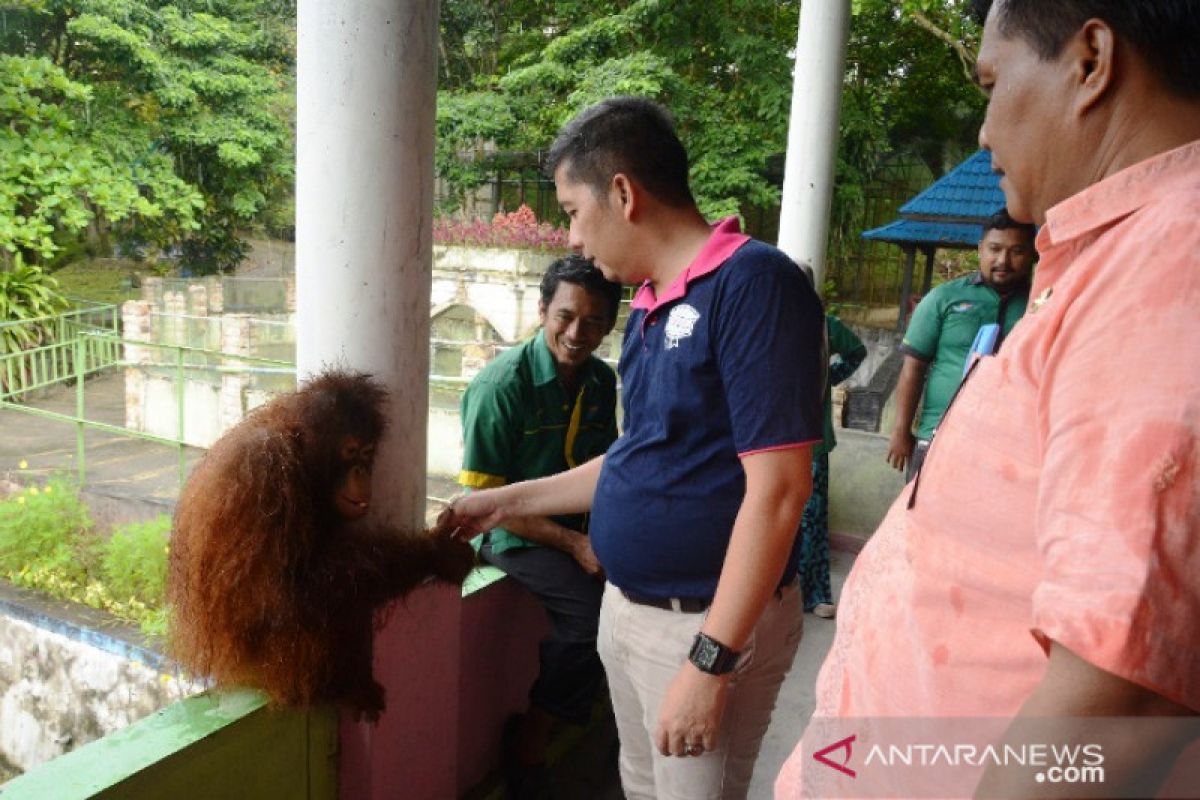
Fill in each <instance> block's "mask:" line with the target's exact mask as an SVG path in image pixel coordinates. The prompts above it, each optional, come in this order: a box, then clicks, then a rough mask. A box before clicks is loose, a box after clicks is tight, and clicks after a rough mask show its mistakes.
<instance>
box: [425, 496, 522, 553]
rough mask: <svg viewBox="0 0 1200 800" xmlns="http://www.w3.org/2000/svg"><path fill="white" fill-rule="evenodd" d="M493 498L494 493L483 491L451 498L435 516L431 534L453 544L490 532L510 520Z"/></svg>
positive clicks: (497, 501)
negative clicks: (504, 521)
mask: <svg viewBox="0 0 1200 800" xmlns="http://www.w3.org/2000/svg"><path fill="white" fill-rule="evenodd" d="M497 494H499V490H497V489H485V490H483V491H480V492H471V494H467V495H462V496H461V497H456V498H454V499H453V500H451V501H450V505H448V506H446V507H445V508H444V509H442V513H440V514H438V517H437V521H436V522H435V523H434V526H433V532H434V533H435V534H438V535H440V536H447V537H449V538H451V539H454V540H455V541H460V542H467V541H470V540H471V539H473V538H474V537H475V536H477V535H479V534H481V533H483V532H484V531H489V530H491V529H492V528H494V527H496V526H497V525H499V524H500V523H501V522H502V521H503V520H504V519H505V518H507V517H508V516H511V515H510V514H507V513H505V512H504V509H503V508H502V506H501V504H500V502H499V501H500V499H501V498H498V497H496V495H497Z"/></svg>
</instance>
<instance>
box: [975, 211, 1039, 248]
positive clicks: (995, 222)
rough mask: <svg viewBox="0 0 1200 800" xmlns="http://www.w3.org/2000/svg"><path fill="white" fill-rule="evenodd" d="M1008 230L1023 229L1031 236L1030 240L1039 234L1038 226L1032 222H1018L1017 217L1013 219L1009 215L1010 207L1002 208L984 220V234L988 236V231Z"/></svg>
mask: <svg viewBox="0 0 1200 800" xmlns="http://www.w3.org/2000/svg"><path fill="white" fill-rule="evenodd" d="M1007 230H1019V231H1022V232H1023V233H1024V234H1025V235H1026V236H1028V237H1029V241H1030V242H1032V241H1033V239H1034V237H1035V236H1037V228H1036V227H1034V226H1033V224H1032V223H1029V222H1017V221H1016V220H1015V219H1013V218H1012V217H1010V216H1009V214H1008V208H1002V209H1000V210H999V211H997V212H996V213H995V214H992V215H991V216H990V217H988V218H987V219H986V220H984V223H983V235H984V236H987V232H988V231H1007Z"/></svg>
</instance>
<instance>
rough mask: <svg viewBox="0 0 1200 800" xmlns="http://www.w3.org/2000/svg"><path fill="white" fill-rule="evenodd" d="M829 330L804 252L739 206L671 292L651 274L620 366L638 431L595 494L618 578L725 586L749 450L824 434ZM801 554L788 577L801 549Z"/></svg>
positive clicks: (609, 460) (668, 585) (603, 549)
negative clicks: (759, 229)
mask: <svg viewBox="0 0 1200 800" xmlns="http://www.w3.org/2000/svg"><path fill="white" fill-rule="evenodd" d="M824 331H825V315H824V312H823V310H822V308H821V303H820V301H819V300H818V299H817V296H816V294H815V293H814V291H813V289H812V287H811V285H810V284H809V282H808V280H807V279H806V278H805V277H804V275H803V273H801V272H800V270H799V268H798V267H797V266H796V264H795V263H794V262H792V261H791V259H789V258H788V257H787V256H786V255H784V254H783V253H782V252H780V251H779V250H777V249H775V248H774V247H771V246H769V245H766V244H763V243H762V242H759V241H755V240H753V239H750V238H749V237H747V236H744V235H742V234H741V233H739V232H738V227H737V219H736V218H733V219H729V220H725V221H724V222H722V223H720V224H719V225H718V226H717V227H716V229H715V230H714V232H713V235H712V237H711V238H710V239H709V241H708V243H707V244H706V245H705V247H704V249H703V250H702V251H701V252H700V254H699V255H698V256H697V257H696V260H695V261H694V262H693V263H692V264H691V265H690V266H689V267H688V269H687V270H685V271H684V273H683V274H682V275H681V276H680V277H679V279H677V280H676V281H675V283H674V284H672V285H671V286H670V287H669V288H668V289H667V290H666V291H665V292H663V293H662V295H661V296H659V297H655V296H654V292H653V290H652V289H651V287H650V286H649V285H646V286H643V287H642V288H641V290H640V291H639V292H638V295H637V296H636V297H635V298H634V302H633V310H632V313H631V314H630V316H629V321H628V323H627V325H626V329H625V343H624V346H623V349H622V352H621V361H620V365H619V367H618V370H619V372H620V374H621V379H622V385H623V395H624V396H623V402H624V409H625V420H624V433H623V434H622V435H621V437H620V438H619V439H617V441H616V443H615V444H614V445H613V446H612V447H611V448H610V449H609V451H608V453H607V455H606V456H605V458H604V466H603V469H602V470H601V472H600V478H599V481H598V483H597V485H596V494H595V499H594V501H593V503H592V523H591V536H592V547H593V549H594V550H595V552H596V556H597V558H598V559H599V560H600V563H601V564H602V565H603V566H604V570H605V572H606V573H607V577H608V580H609V581H611V582H612V583H613V584H614V585H616V586H617V587H619V588H621V589H625V590H627V591H631V592H637V593H640V594H645V595H651V596H655V597H703V598H710V597H712V596H713V594H714V593H715V592H716V588H717V580H718V578H719V577H720V574H721V567H722V565H723V564H724V561H725V551H726V549H727V548H728V546H729V539H730V537H731V535H732V533H733V523H734V519H735V518H736V516H737V513H738V509H739V508H740V507H741V504H742V499H743V496H744V495H745V490H746V476H745V472H744V470H743V469H742V464H741V457H742V456H746V455H750V454H753V453H757V452H762V451H765V450H774V449H784V448H790V447H798V446H805V445H809V444H812V443H814V442H818V441H821V439H822V436H823V414H822V402H821V400H822V391H823V388H824V381H825V368H826V367H825V364H824V363H823V361H824V359H823V357H822V351H823V343H824V335H825V334H824ZM798 545H799V543H798V542H797V547H798ZM787 563H788V567H787V573H786V574H785V576H784V580H785V581H787V580H790V579H791V577H792V576H794V575H795V571H796V563H797V557H796V553H795V552H793V555H792V557H791V558H789V559H788V562H787Z"/></svg>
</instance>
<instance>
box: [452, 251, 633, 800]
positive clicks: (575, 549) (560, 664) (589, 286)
mask: <svg viewBox="0 0 1200 800" xmlns="http://www.w3.org/2000/svg"><path fill="white" fill-rule="evenodd" d="M620 299H621V287H620V285H619V284H616V283H611V282H609V281H607V280H605V279H604V275H603V274H602V273H601V272H600V270H598V269H596V267H595V266H593V264H592V262H591V261H589V260H587V259H584V258H582V257H580V256H575V255H571V256H567V257H565V258H561V259H559V260H557V261H555V262H554V263H553V264H551V265H550V268H549V269H548V270H547V271H546V274H545V275H544V276H543V278H542V284H541V301H540V303H539V306H538V312H539V315H540V318H541V321H542V328H541V330H539V331H538V332H537V333H535V334H534V335H533V336H532V337H531V338H529V339H527V340H526V341H524V342H522V343H521V344H519V345H517V346H516V347H514V348H512V349H511V350H508V351H506V352H504V353H502V354H501V355H500V356H498V357H497V358H496V359H495V360H494V361H492V363H490V364H489V365H488V366H487V367H486V368H484V370H483V371H482V372H480V373H479V375H478V376H476V378H475V379H474V380H473V381H472V382H471V385H470V386H468V387H467V391H466V393H465V394H464V395H463V400H462V426H463V464H462V472H461V473H460V475H459V483H461V484H462V485H463V486H464V487H467V488H468V489H485V488H491V487H493V486H503V485H504V484H508V483H517V482H519V481H525V480H529V479H531V478H540V477H544V476H546V475H553V474H555V473H558V472H563V471H564V470H567V469H570V468H572V467H574V466H576V465H578V464H582V463H584V462H585V461H588V460H589V459H591V458H594V457H595V456H598V455H601V454H603V453H604V452H605V451H606V450H608V447H609V445H611V444H612V443H613V442H614V441H615V440H616V438H617V417H616V394H617V393H616V383H617V381H616V375H615V374H614V373H613V371H612V369H611V368H610V367H608V366H607V365H606V364H605V363H604V362H602V361H601V360H600V359H598V358H596V357H595V356H593V355H592V353H593V352H594V351H595V349H596V348H597V347H598V346H599V345H600V342H601V340H602V339H603V338H604V337H605V336H607V335H608V333H609V332H610V331H611V330H612V329H613V325H614V324H615V323H616V319H617V309H618V307H619V304H620ZM475 543H476V544H477V546H478V547H479V553H480V556H481V557H482V558H483V560H485V561H487V562H488V563H490V564H494V565H495V566H497V567H499V568H500V569H503V570H504V571H505V572H507V573H508V574H509V576H511V577H512V578H513V579H515V580H516V581H517V582H519V583H520V584H522V585H523V586H525V587H526V588H527V589H529V590H530V591H531V592H533V593H534V594H535V595H537V597H538V599H539V600H541V602H542V604H543V606H544V607H545V608H546V612H547V614H548V616H549V618H550V624H551V631H550V634H549V635H548V636H547V638H546V639H544V640H543V641H542V643H541V647H540V670H539V674H538V677H537V680H536V681H535V682H534V685H533V688H532V689H531V690H530V705H529V710H528V712H527V713H526V714H524V715H522V716H521V717H520V718H519V719H516V720H514V721H513V723H511V724H510V727H509V729H508V730H507V731H506V742H505V745H506V749H507V751H508V752H507V753H506V758H507V761H508V763H507V764H506V766H507V772H508V775H509V785H510V790H512V791H511V794H513V795H515V796H518V797H520V796H522V795H531V794H534V793H535V791H534V789H535V787H534V786H531V785H530V784H535V783H537V782H538V781H539V780H540V777H541V776H540V769H539V767H540V765H542V764H543V763H544V761H545V753H546V743H547V739H548V735H549V732H550V728H551V726H552V724H553V723H554V721H555V720H564V721H566V722H571V723H577V724H582V723H584V722H586V721H587V719H588V717H589V715H590V713H591V706H592V702H593V701H594V700H595V698H596V694H597V691H598V690H599V688H600V686H601V684H602V681H603V675H604V670H603V667H602V666H601V664H600V658H599V656H598V655H597V654H596V629H597V624H598V621H599V616H600V599H601V596H602V595H603V593H604V582H603V579H602V578H603V574H602V570H601V569H600V565H599V563H598V562H597V561H596V556H595V555H594V554H593V552H592V546H591V541H590V540H589V539H588V537H587V519H586V516H585V515H575V516H569V517H554V518H548V517H527V518H524V519H519V520H510V521H509V522H508V523H507V524H506V527H504V528H494V529H493V530H491V531H488V532H487V533H485V534H483V535H482V536H480V537H478V538H477V539H476V542H475Z"/></svg>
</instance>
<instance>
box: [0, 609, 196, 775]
mask: <svg viewBox="0 0 1200 800" xmlns="http://www.w3.org/2000/svg"><path fill="white" fill-rule="evenodd" d="M44 605H47V601H45V600H43V599H41V598H36V597H34V596H33V595H32V594H31V593H27V592H21V591H19V590H15V589H12V588H11V587H9V588H5V589H4V590H3V593H2V594H0V754H3V757H4V758H5V759H6V760H8V761H9V762H11V763H12V764H14V765H15V766H17V767H20V768H21V769H25V770H28V769H30V768H32V767H35V766H37V765H38V764H41V763H43V762H46V761H49V760H50V759H53V758H56V757H57V756H59V755H62V754H63V753H66V752H68V751H70V750H73V749H75V748H76V747H79V746H81V745H83V744H86V743H87V742H90V741H93V740H96V739H99V738H100V737H102V736H105V735H107V734H109V733H111V732H113V731H116V730H119V729H121V728H124V727H125V726H127V725H129V724H130V723H132V722H134V721H136V720H139V719H141V718H142V717H145V716H146V715H148V714H150V713H152V712H154V711H156V710H158V709H160V708H162V707H164V706H166V705H168V704H170V703H174V702H175V701H177V700H180V699H182V698H184V697H186V696H188V695H190V694H193V693H195V692H196V691H198V690H199V686H197V685H195V684H194V683H192V682H190V681H187V680H180V678H179V677H178V676H177V675H175V674H173V673H171V672H164V671H163V667H164V663H163V661H162V659H161V657H159V656H157V654H155V653H153V652H151V651H148V650H146V649H145V648H143V647H140V646H137V645H133V644H130V643H128V642H125V641H122V640H118V639H116V638H114V637H112V636H110V635H108V634H107V633H105V632H104V631H103V630H99V629H97V628H98V626H97V627H85V626H83V625H80V624H77V623H75V622H71V621H68V620H64V619H61V618H58V617H55V616H52V615H51V614H50V613H48V612H47V611H45V610H39V609H38V606H44ZM54 605H55V606H63V605H65V604H54ZM97 616H98V615H97ZM109 624H111V621H110V622H109ZM6 797H7V795H6Z"/></svg>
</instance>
